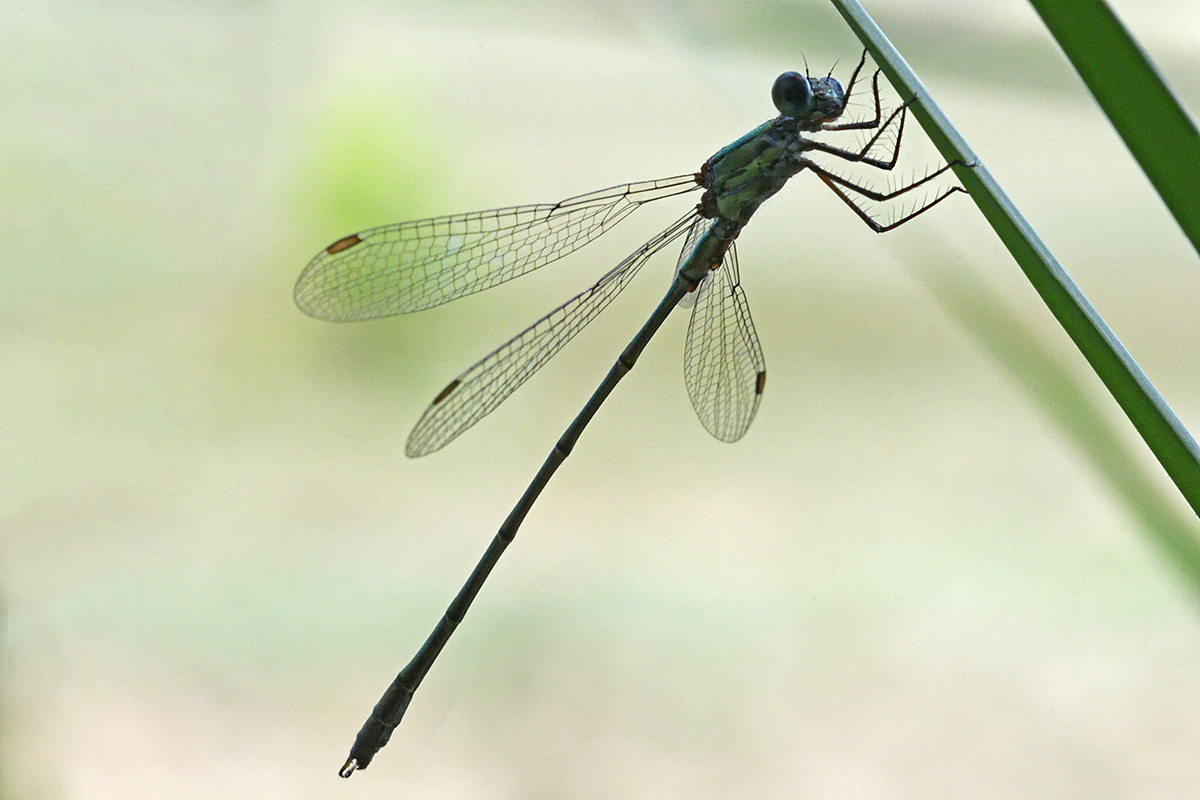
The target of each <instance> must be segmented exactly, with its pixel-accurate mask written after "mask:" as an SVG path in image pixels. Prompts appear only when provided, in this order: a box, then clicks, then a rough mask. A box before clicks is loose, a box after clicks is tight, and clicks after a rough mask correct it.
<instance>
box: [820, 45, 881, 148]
mask: <svg viewBox="0 0 1200 800" xmlns="http://www.w3.org/2000/svg"><path fill="white" fill-rule="evenodd" d="M866 57H867V53H866V51H865V50H864V51H863V58H864V59H865V58H866ZM858 66H859V67H861V66H862V62H861V61H860V62H858ZM854 75H855V76H857V75H858V69H857V68H855V70H854ZM853 88H854V76H851V78H850V88H849V89H847V90H846V95H845V97H844V98H843V103H844V104H843V106H842V107H843V108H845V106H847V105H849V104H850V91H851V89H853ZM871 94H872V95H873V96H874V98H875V116H874V117H873V118H872V119H864V120H858V121H856V122H837V123H833V122H829V123H826V124H824V125H822V126H821V130H823V131H856V130H869V129H871V128H877V127H879V120H880V118H881V117H882V116H883V104H882V102H881V101H880V99H879V70H875V74H874V75H873V76H872V77H871Z"/></svg>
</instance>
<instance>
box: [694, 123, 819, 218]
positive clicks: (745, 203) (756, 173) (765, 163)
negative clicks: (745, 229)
mask: <svg viewBox="0 0 1200 800" xmlns="http://www.w3.org/2000/svg"><path fill="white" fill-rule="evenodd" d="M802 142H803V140H802V139H801V138H800V136H799V135H798V134H797V131H796V122H795V120H792V119H790V118H788V117H777V118H775V119H773V120H771V121H770V122H765V123H763V124H762V125H759V126H758V127H757V128H755V129H754V130H752V131H750V132H749V133H747V134H746V135H745V136H743V137H742V138H740V139H738V140H737V141H736V142H733V143H732V144H730V145H727V146H725V147H723V148H721V150H719V151H718V152H717V153H716V154H715V155H714V156H713V157H712V158H710V159H709V160H708V161H707V162H705V164H704V167H703V168H701V170H700V175H701V180H702V182H703V185H704V188H705V189H706V190H707V191H706V192H705V194H704V201H703V203H704V208H703V209H702V211H704V212H707V213H711V214H712V215H713V216H716V217H719V218H722V219H728V220H733V221H735V222H737V223H738V225H739V226H741V225H745V224H746V223H747V222H749V221H750V216H751V215H752V214H753V213H754V212H755V211H756V210H757V209H758V207H759V206H760V205H762V203H763V201H765V200H766V199H767V198H768V197H770V196H771V195H773V194H775V193H776V192H778V191H779V190H780V189H782V188H783V185H784V184H785V183H787V181H788V179H789V178H791V177H792V176H793V175H795V174H796V173H797V172H798V171H799V165H798V164H797V159H796V156H797V154H798V153H799V151H800V150H801V149H803V144H802Z"/></svg>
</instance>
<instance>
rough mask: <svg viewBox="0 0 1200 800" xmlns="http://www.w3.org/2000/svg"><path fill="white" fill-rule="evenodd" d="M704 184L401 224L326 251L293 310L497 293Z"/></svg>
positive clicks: (382, 311) (303, 278) (375, 309)
mask: <svg viewBox="0 0 1200 800" xmlns="http://www.w3.org/2000/svg"><path fill="white" fill-rule="evenodd" d="M696 188H698V186H697V183H696V179H695V177H694V176H692V175H679V176H676V177H673V178H663V179H661V180H656V181H642V182H640V183H626V184H622V185H620V186H614V187H612V188H610V189H602V190H600V191H598V192H592V193H590V194H583V195H579V196H578V197H572V198H570V199H567V200H563V201H562V202H560V203H553V204H541V205H531V206H513V207H510V208H496V209H492V210H490V211H477V212H474V213H471V214H455V215H453V216H448V217H435V218H433V219H423V220H417V221H415V222H401V223H397V224H394V225H384V226H383V227H380V228H372V229H371V230H367V231H363V232H361V233H356V234H352V235H350V236H346V237H345V238H342V239H339V240H338V241H336V242H334V243H333V244H331V245H329V247H326V248H325V249H324V250H322V251H321V252H320V253H318V254H317V256H316V257H315V258H314V259H313V260H312V261H310V262H309V263H308V266H307V267H305V268H304V271H303V272H302V273H301V274H300V278H299V279H298V280H297V281H296V290H295V298H296V305H297V306H299V307H300V309H301V310H302V311H303V312H304V313H306V314H308V315H310V316H313V317H316V318H318V319H324V320H330V321H333V322H346V321H350V320H364V319H376V318H378V317H387V316H391V315H394V314H405V313H408V312H410V311H420V310H421V309H424V308H430V307H431V306H436V305H438V304H440V303H445V302H447V301H450V300H454V299H456V298H459V297H463V296H464V295H468V294H471V293H473V292H478V291H481V290H483V289H487V288H490V287H492V286H495V285H497V284H500V283H503V282H504V281H507V280H510V279H512V278H515V277H517V276H518V275H523V274H525V273H526V272H529V271H530V270H534V269H537V268H538V267H540V266H542V265H544V264H548V263H550V262H551V261H554V260H555V259H558V258H561V257H563V256H565V255H566V254H567V253H570V252H571V251H573V250H575V249H577V248H579V247H582V246H583V245H585V244H587V243H588V242H590V241H591V240H592V239H595V238H596V237H597V236H599V235H600V234H602V233H604V232H605V231H606V230H608V229H609V228H611V227H612V226H613V225H615V224H617V223H618V222H620V221H621V220H622V219H624V218H625V217H627V216H629V214H631V213H632V212H633V211H634V209H636V208H637V207H638V206H640V205H643V204H644V203H649V202H651V201H653V200H659V199H661V198H664V197H671V196H673V195H677V194H682V193H684V192H689V191H691V190H693V189H696Z"/></svg>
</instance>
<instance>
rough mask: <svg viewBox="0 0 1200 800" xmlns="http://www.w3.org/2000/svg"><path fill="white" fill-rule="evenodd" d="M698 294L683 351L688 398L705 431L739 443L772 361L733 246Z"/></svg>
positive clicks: (705, 280) (752, 416)
mask: <svg viewBox="0 0 1200 800" xmlns="http://www.w3.org/2000/svg"><path fill="white" fill-rule="evenodd" d="M695 294H696V307H695V308H694V309H692V319H691V322H690V323H689V324H688V333H687V344H686V345H685V346H684V355H683V376H684V382H685V383H686V384H687V390H688V397H690V398H691V400H692V407H693V408H695V409H696V415H697V416H699V417H700V423H701V424H702V425H704V428H705V430H707V431H708V432H709V433H711V434H712V435H713V436H715V437H717V438H718V439H720V440H721V441H723V442H736V441H737V440H738V439H740V438H742V436H744V435H745V433H746V431H747V430H748V429H749V428H750V423H751V421H753V420H754V415H755V413H756V412H757V411H758V404H759V401H760V400H761V399H762V393H763V387H764V385H765V383H766V378H767V365H766V361H764V360H763V354H762V347H761V346H760V345H759V342H758V334H757V333H755V331H754V322H753V321H752V320H751V319H750V306H749V305H748V304H747V302H746V293H745V292H744V291H743V290H742V287H741V283H740V278H739V276H738V264H737V251H736V248H735V247H734V245H733V244H730V246H729V249H728V250H727V251H726V253H725V258H724V260H723V261H722V262H721V266H720V267H719V268H718V269H717V270H716V271H714V272H710V273H709V274H708V276H707V277H706V278H705V279H704V280H703V281H702V282H701V284H700V287H699V288H698V289H697V290H696V292H695Z"/></svg>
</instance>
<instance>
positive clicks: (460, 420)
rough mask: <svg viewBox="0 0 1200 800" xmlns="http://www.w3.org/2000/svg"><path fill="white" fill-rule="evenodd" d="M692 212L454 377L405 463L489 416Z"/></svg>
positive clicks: (412, 440)
mask: <svg viewBox="0 0 1200 800" xmlns="http://www.w3.org/2000/svg"><path fill="white" fill-rule="evenodd" d="M694 213H695V212H691V213H689V214H687V215H685V216H684V217H682V218H681V219H679V220H678V221H677V222H676V223H675V224H673V225H672V226H671V227H669V228H667V229H666V230H665V231H663V232H662V233H660V234H659V235H658V236H655V237H654V238H653V239H651V240H650V241H648V242H646V243H645V244H644V245H642V246H641V247H639V248H638V249H637V250H635V251H634V252H633V253H631V254H630V255H629V256H628V257H627V258H626V259H625V260H624V261H622V262H621V263H620V264H618V265H617V266H616V267H614V268H613V269H612V270H610V271H609V272H608V273H607V274H605V275H604V277H602V278H601V279H600V280H598V281H597V282H596V283H595V284H593V285H592V286H591V287H590V288H588V289H587V290H585V291H583V292H581V293H580V294H577V295H576V296H575V297H573V298H571V299H570V300H568V301H567V302H565V303H563V304H562V305H561V306H559V307H558V308H556V309H554V310H553V311H551V312H550V313H548V314H546V315H545V316H544V317H542V318H541V319H539V320H538V321H537V322H535V323H533V324H532V325H530V326H529V327H528V328H526V329H525V330H523V331H521V332H520V333H518V334H517V335H516V336H514V337H513V338H512V339H509V340H508V341H507V342H505V343H504V344H502V345H500V346H499V347H498V348H496V349H495V350H493V351H492V352H491V353H489V354H488V355H486V356H484V357H483V359H481V360H480V361H478V362H477V363H476V364H475V365H474V366H472V367H471V368H470V369H468V370H467V371H466V372H464V373H463V374H461V375H459V376H458V377H457V378H455V379H454V380H453V381H451V382H450V383H449V385H447V386H446V388H445V389H443V390H442V391H441V392H440V393H439V394H438V396H437V397H435V398H434V400H433V402H432V403H431V404H430V406H429V408H427V409H425V413H424V414H422V415H421V419H420V420H418V421H417V424H416V427H414V428H413V430H412V433H411V434H409V437H408V442H407V444H406V445H405V448H404V452H405V453H406V454H407V455H408V456H409V457H410V458H416V457H417V456H423V455H427V454H429V453H432V452H434V451H435V450H440V449H441V448H442V447H445V446H446V445H447V444H449V443H450V442H451V441H453V440H454V439H455V438H456V437H457V436H458V435H459V434H461V433H462V432H463V431H465V430H466V429H467V428H470V427H471V426H472V425H474V424H475V423H476V422H478V421H479V420H481V419H483V418H484V417H485V416H487V415H488V414H489V413H491V412H492V410H493V409H495V408H496V406H498V405H500V404H501V403H502V402H504V400H505V399H506V398H507V397H508V396H509V395H510V394H512V393H513V392H514V391H515V390H516V389H517V387H518V386H520V385H521V384H522V383H524V382H525V381H527V380H528V379H529V378H530V377H531V376H532V375H533V374H534V373H535V372H537V371H538V370H539V369H540V368H541V367H542V366H543V365H544V364H545V363H546V362H547V361H549V360H550V359H551V357H553V356H554V354H555V353H557V352H558V351H559V350H560V349H562V347H563V345H565V344H566V343H567V342H569V341H571V339H572V338H574V336H575V334H577V333H579V331H581V330H582V329H583V328H584V326H585V325H587V324H588V323H589V322H591V321H592V320H593V319H595V318H596V315H598V314H599V313H600V312H601V311H603V310H604V309H605V308H606V307H607V306H608V304H609V303H611V302H612V301H613V298H615V297H616V296H617V295H618V294H619V293H620V292H621V290H622V289H624V288H625V286H626V284H628V283H629V281H630V280H632V279H633V276H634V275H636V274H637V272H638V270H640V269H641V268H642V265H643V264H645V263H646V261H647V260H648V259H649V258H650V256H652V255H654V253H656V252H658V251H659V250H660V249H662V248H663V247H664V246H666V245H667V244H668V243H669V242H671V241H672V240H674V239H676V238H678V237H679V236H680V235H682V234H683V232H684V231H686V230H687V229H688V227H689V226H690V225H691V222H692V218H693V215H694Z"/></svg>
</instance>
